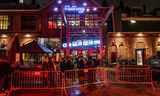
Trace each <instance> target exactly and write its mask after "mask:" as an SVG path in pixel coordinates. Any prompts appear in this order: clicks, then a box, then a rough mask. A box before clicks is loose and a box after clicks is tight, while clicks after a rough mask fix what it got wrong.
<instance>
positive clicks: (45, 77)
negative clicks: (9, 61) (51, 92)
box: [11, 71, 63, 89]
mask: <svg viewBox="0 0 160 96" xmlns="http://www.w3.org/2000/svg"><path fill="white" fill-rule="evenodd" d="M62 78H63V77H62V73H61V72H54V71H16V72H14V73H13V74H12V75H11V88H14V89H63V81H62V80H63V79H62Z"/></svg>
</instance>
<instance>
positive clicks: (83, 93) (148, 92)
mask: <svg viewBox="0 0 160 96" xmlns="http://www.w3.org/2000/svg"><path fill="white" fill-rule="evenodd" d="M67 94H68V96H160V87H156V89H155V91H153V89H152V87H151V86H147V87H143V86H141V87H140V88H136V87H132V88H129V87H126V86H117V85H112V86H110V85H109V86H107V87H106V86H96V87H91V89H90V90H89V89H88V88H87V86H85V87H78V88H71V89H67ZM15 95H16V96H60V91H53V90H19V91H15V92H12V93H11V94H10V95H9V96H15ZM63 96H64V95H63Z"/></svg>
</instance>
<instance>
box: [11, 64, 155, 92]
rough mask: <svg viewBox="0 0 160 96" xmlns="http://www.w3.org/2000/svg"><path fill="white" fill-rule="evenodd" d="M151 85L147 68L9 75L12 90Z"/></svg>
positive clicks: (27, 72) (23, 72)
mask: <svg viewBox="0 0 160 96" xmlns="http://www.w3.org/2000/svg"><path fill="white" fill-rule="evenodd" d="M113 83H114V84H132V85H134V84H145V85H152V87H153V89H154V86H153V82H152V71H151V69H150V68H149V67H118V68H90V69H77V70H67V71H65V72H64V73H62V72H53V71H16V72H14V73H13V74H12V75H11V88H12V89H60V90H62V91H61V93H62V92H63V90H64V91H65V94H66V88H72V87H79V86H84V85H90V84H113Z"/></svg>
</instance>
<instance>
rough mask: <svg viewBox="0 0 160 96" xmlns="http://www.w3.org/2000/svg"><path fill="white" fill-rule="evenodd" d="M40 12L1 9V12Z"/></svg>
mask: <svg viewBox="0 0 160 96" xmlns="http://www.w3.org/2000/svg"><path fill="white" fill-rule="evenodd" d="M39 11H40V10H34V9H31V10H25V9H8V10H7V9H0V12H39Z"/></svg>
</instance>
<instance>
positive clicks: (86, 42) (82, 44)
mask: <svg viewBox="0 0 160 96" xmlns="http://www.w3.org/2000/svg"><path fill="white" fill-rule="evenodd" d="M99 45H100V40H76V41H72V42H71V43H69V47H71V48H75V47H92V46H93V47H95V46H99ZM62 47H63V48H66V47H67V43H63V44H62Z"/></svg>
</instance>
